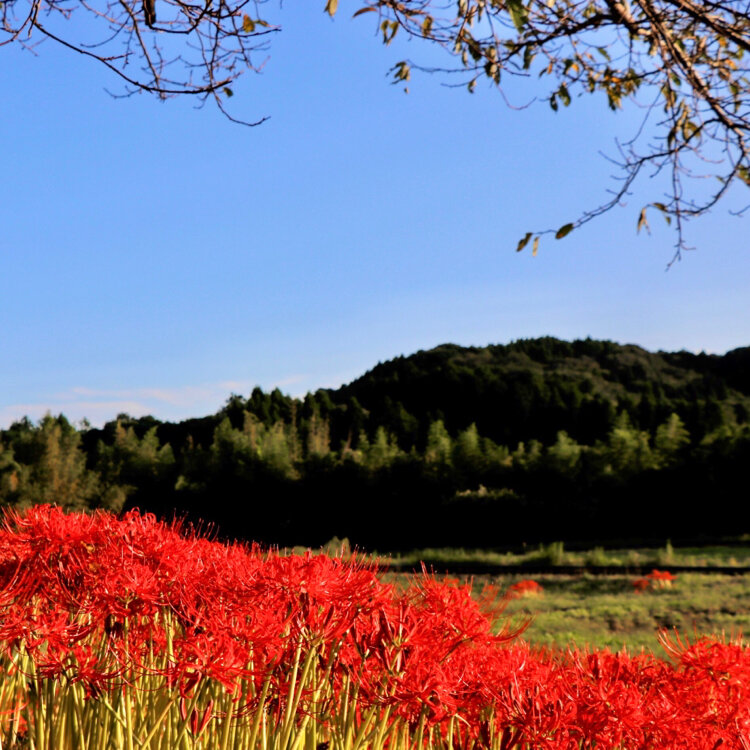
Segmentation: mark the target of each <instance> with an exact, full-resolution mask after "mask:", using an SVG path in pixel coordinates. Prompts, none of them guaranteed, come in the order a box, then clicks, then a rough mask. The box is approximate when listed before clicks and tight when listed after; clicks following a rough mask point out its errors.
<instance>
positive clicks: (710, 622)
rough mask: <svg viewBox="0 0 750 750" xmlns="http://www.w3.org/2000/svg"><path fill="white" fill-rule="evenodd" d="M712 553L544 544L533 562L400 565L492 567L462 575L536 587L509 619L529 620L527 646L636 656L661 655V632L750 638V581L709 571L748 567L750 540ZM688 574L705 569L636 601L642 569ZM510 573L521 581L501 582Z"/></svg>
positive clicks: (455, 552) (466, 556)
mask: <svg viewBox="0 0 750 750" xmlns="http://www.w3.org/2000/svg"><path fill="white" fill-rule="evenodd" d="M731 541H732V543H728V544H722V545H711V546H691V547H673V546H672V545H671V544H670V543H667V544H666V545H665V546H664V547H661V548H650V549H649V548H630V549H628V548H621V549H608V550H604V549H601V548H594V549H583V550H576V551H570V550H566V549H565V548H564V546H563V545H562V544H561V543H555V544H550V545H542V546H540V547H538V548H536V549H532V550H529V551H527V552H525V553H518V554H514V553H499V552H488V551H485V550H464V549H427V550H418V551H414V552H410V553H406V554H403V555H400V556H394V557H393V558H391V561H392V562H393V563H394V564H395V565H397V566H404V567H408V566H410V565H411V566H413V567H414V566H416V564H417V563H418V561H425V563H426V564H427V565H428V566H430V567H432V568H434V570H436V571H444V570H448V571H450V570H452V569H456V568H458V569H460V568H461V566H462V565H466V564H477V565H479V566H487V567H494V568H495V569H496V570H498V571H500V572H498V573H495V574H491V575H488V574H481V573H480V574H477V575H473V576H471V575H466V574H465V575H461V576H459V577H460V579H461V580H463V581H469V580H473V581H474V588H475V590H476V591H478V592H481V591H482V590H483V588H484V587H485V586H487V585H491V586H493V587H496V588H497V589H498V590H499V591H501V592H503V591H507V590H508V589H509V588H510V587H511V586H512V585H513V584H515V583H517V582H518V581H521V580H525V579H533V580H535V581H537V582H538V583H539V584H540V585H541V586H542V589H543V593H542V595H540V596H530V597H523V598H516V599H512V600H511V601H510V602H509V603H508V606H507V609H506V614H507V615H508V616H510V617H511V618H512V620H513V622H515V623H520V622H523V621H526V620H529V619H530V621H531V622H530V624H529V626H528V628H527V630H526V631H525V633H524V636H523V637H524V638H525V639H526V640H528V641H529V642H530V643H532V644H534V645H539V646H553V647H556V648H563V649H564V648H567V647H575V646H578V647H584V646H592V647H595V648H605V647H607V648H610V649H619V648H622V647H623V646H626V647H627V648H628V649H630V650H635V651H637V650H640V649H647V650H650V651H653V652H655V653H662V649H661V646H660V645H659V640H658V633H659V631H660V630H663V629H665V628H667V629H675V628H676V629H677V630H679V631H680V632H681V633H686V634H690V635H691V636H694V635H696V634H710V633H726V634H742V633H750V573H739V572H738V573H736V574H732V575H727V574H719V573H715V572H711V570H712V569H713V568H729V569H733V568H738V569H739V568H742V567H748V566H750V546H748V544H747V540H744V539H737V540H731ZM538 565H546V566H549V567H550V569H553V570H554V568H555V567H559V566H581V567H582V568H583V572H582V573H581V574H577V575H564V574H559V573H555V574H548V573H540V574H537V573H523V572H519V569H523V568H524V567H526V566H528V567H529V568H533V567H535V566H538ZM599 566H606V567H608V568H609V569H611V570H617V569H618V568H620V569H622V573H616V574H610V575H600V574H596V573H595V572H594V570H592V567H593V568H596V567H599ZM681 566H692V567H696V568H705V569H706V572H705V573H703V572H701V573H696V572H681V573H678V574H677V575H676V577H675V580H674V581H673V582H672V583H671V585H670V586H668V587H664V588H648V589H646V590H644V591H641V592H637V591H636V589H635V588H634V586H633V582H634V581H635V580H636V579H637V578H638V577H639V575H638V574H637V573H632V572H627V571H629V570H631V569H640V570H642V571H644V572H648V571H649V570H650V569H653V568H657V569H668V568H672V569H674V568H675V567H681ZM504 568H508V569H510V568H512V569H513V572H512V573H511V572H508V573H503V572H502V571H503V569H504Z"/></svg>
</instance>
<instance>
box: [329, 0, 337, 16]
mask: <svg viewBox="0 0 750 750" xmlns="http://www.w3.org/2000/svg"><path fill="white" fill-rule="evenodd" d="M338 7H339V0H328V1H327V2H326V13H328V15H329V16H331V17H333V16H335V15H336V9H337V8H338Z"/></svg>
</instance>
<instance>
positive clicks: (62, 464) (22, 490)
mask: <svg viewBox="0 0 750 750" xmlns="http://www.w3.org/2000/svg"><path fill="white" fill-rule="evenodd" d="M80 444H81V436H80V434H79V432H78V431H77V430H76V429H75V427H73V426H72V425H71V424H70V423H69V422H68V420H67V419H66V418H65V417H64V416H62V415H60V416H58V417H53V416H51V415H50V414H47V415H45V416H44V417H43V418H42V419H41V421H40V422H39V424H38V425H37V426H36V427H34V428H32V429H29V430H26V431H24V432H23V433H22V434H21V435H20V436H19V438H18V439H17V440H16V441H15V442H14V445H13V449H14V454H15V456H16V460H17V461H18V464H19V469H20V470H19V472H18V484H17V503H18V505H20V506H21V507H28V506H30V505H36V504H38V503H54V504H56V505H59V506H61V507H64V508H71V509H77V510H80V509H85V508H89V507H94V506H96V505H98V504H99V503H98V500H99V497H100V487H99V480H98V477H97V475H96V474H95V473H94V472H93V471H89V470H88V469H87V468H86V455H85V454H84V452H83V451H82V450H81V448H80Z"/></svg>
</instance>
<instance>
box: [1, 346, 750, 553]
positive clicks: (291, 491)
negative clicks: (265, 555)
mask: <svg viewBox="0 0 750 750" xmlns="http://www.w3.org/2000/svg"><path fill="white" fill-rule="evenodd" d="M748 463H750V348H744V349H737V350H734V351H732V352H729V353H728V354H726V355H723V356H717V355H706V354H698V355H696V354H690V353H687V352H677V353H664V352H659V353H652V352H647V351H645V350H644V349H641V348H639V347H637V346H633V345H625V346H623V345H619V344H614V343H612V342H607V341H592V340H590V339H587V340H585V341H574V342H572V343H568V342H564V341H559V340H556V339H553V338H542V339H533V340H522V341H517V342H514V343H512V344H508V345H506V346H488V347H481V348H475V347H469V348H466V347H459V346H454V345H450V344H446V345H443V346H439V347H436V348H435V349H431V350H429V351H420V352H417V353H416V354H413V355H411V356H408V357H398V358H396V359H393V360H391V361H389V362H385V363H382V364H379V365H377V366H376V367H374V368H373V369H372V370H371V371H369V372H367V373H366V374H364V375H363V376H362V377H360V378H358V379H357V380H355V381H353V382H352V383H349V384H348V385H345V386H343V387H341V388H338V389H328V390H323V389H321V390H318V391H316V392H315V393H311V394H308V395H307V396H305V397H304V398H302V399H296V398H292V397H290V396H287V395H284V394H283V393H281V392H280V391H279V390H274V391H272V392H270V393H264V392H263V391H262V390H261V389H260V388H255V389H254V390H253V391H252V393H251V394H249V396H244V395H237V394H234V395H231V396H229V398H228V399H227V402H226V404H225V405H224V406H223V407H222V408H221V409H220V410H219V411H218V412H217V413H216V414H212V415H208V416H205V417H201V418H196V419H190V420H185V421H183V422H180V423H169V422H160V421H159V420H157V419H155V418H153V417H141V418H133V417H130V416H128V415H127V414H120V415H118V416H117V417H116V418H113V419H112V421H111V422H109V423H107V424H106V425H105V426H104V427H103V428H101V429H90V428H86V427H82V428H77V427H75V426H73V425H71V424H70V423H69V421H68V420H67V419H66V418H65V417H64V415H59V416H56V417H55V416H52V415H48V416H47V417H45V418H44V419H42V420H41V421H40V422H38V423H36V424H35V423H32V422H31V421H29V420H22V421H20V422H17V423H16V424H14V425H12V426H11V427H10V428H8V429H7V430H3V431H0V502H2V503H4V504H8V505H12V506H16V507H24V506H28V505H30V504H34V503H38V502H55V503H58V504H60V505H64V506H66V507H70V508H96V507H104V508H111V509H115V510H119V509H121V508H128V507H134V506H137V507H140V508H142V509H144V510H150V511H154V512H156V513H159V514H163V515H165V516H172V515H174V514H175V513H176V514H178V515H187V516H188V517H189V518H194V519H198V518H201V519H205V520H207V521H209V522H214V523H216V524H217V525H218V528H219V530H220V532H221V533H223V534H225V535H227V536H237V537H242V538H246V539H255V540H257V541H261V542H265V543H275V544H281V545H295V544H303V545H317V544H322V543H324V542H325V541H327V540H328V539H330V538H331V537H333V536H338V537H340V538H343V537H348V538H349V539H350V540H351V541H352V543H355V544H359V545H361V546H364V547H366V548H377V549H379V550H381V551H382V550H387V549H396V548H405V547H406V548H413V547H415V546H430V545H454V546H485V547H497V546H505V545H512V544H517V543H520V542H521V541H523V542H529V543H533V542H537V541H552V540H556V539H564V540H565V541H569V540H590V541H597V542H605V541H606V540H614V539H619V540H622V539H627V538H631V539H632V538H635V537H637V538H639V539H644V538H646V539H653V540H659V541H660V542H661V543H663V542H664V539H666V538H667V537H671V538H672V539H673V540H678V539H680V538H687V537H695V536H699V535H708V536H713V537H716V536H721V535H724V534H738V533H743V532H750V513H748V511H747V509H746V502H745V493H743V492H740V491H738V487H743V486H745V484H746V481H747V477H746V467H747V465H748ZM709 502H710V508H711V512H710V513H704V512H701V513H697V512H695V509H697V508H699V507H705V506H706V504H707V503H709Z"/></svg>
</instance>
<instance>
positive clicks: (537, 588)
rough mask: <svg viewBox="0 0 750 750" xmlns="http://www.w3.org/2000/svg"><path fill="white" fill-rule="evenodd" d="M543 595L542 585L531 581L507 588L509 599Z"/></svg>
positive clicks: (518, 582)
mask: <svg viewBox="0 0 750 750" xmlns="http://www.w3.org/2000/svg"><path fill="white" fill-rule="evenodd" d="M543 593H544V588H543V587H542V585H541V584H540V583H537V582H536V581H532V580H531V579H529V580H524V581H517V582H516V583H514V584H513V585H512V586H510V587H508V596H510V598H511V599H520V598H523V597H526V596H541V595H542V594H543Z"/></svg>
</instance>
